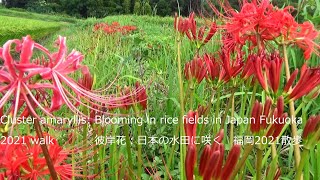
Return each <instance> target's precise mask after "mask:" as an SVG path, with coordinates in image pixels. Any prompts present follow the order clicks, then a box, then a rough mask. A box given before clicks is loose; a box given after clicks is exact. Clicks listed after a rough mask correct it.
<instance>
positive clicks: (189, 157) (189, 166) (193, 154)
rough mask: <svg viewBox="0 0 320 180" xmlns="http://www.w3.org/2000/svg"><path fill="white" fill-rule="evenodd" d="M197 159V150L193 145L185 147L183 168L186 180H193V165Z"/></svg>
mask: <svg viewBox="0 0 320 180" xmlns="http://www.w3.org/2000/svg"><path fill="white" fill-rule="evenodd" d="M196 161H197V150H196V146H195V145H190V146H188V148H187V154H186V161H185V168H186V177H187V180H193V174H194V166H195V163H196Z"/></svg>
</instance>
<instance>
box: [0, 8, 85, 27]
mask: <svg viewBox="0 0 320 180" xmlns="http://www.w3.org/2000/svg"><path fill="white" fill-rule="evenodd" d="M0 15H1V16H10V17H23V18H27V19H35V20H42V21H49V22H68V23H75V22H77V21H79V19H76V18H73V17H70V16H66V15H63V16H62V15H54V16H53V15H45V14H38V13H31V12H27V11H25V10H23V9H19V8H10V9H7V8H3V7H0Z"/></svg>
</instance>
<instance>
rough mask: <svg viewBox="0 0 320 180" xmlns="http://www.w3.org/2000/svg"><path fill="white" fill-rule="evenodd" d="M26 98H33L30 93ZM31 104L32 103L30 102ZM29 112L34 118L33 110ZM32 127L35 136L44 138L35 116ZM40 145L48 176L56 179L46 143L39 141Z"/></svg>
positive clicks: (30, 100)
mask: <svg viewBox="0 0 320 180" xmlns="http://www.w3.org/2000/svg"><path fill="white" fill-rule="evenodd" d="M27 98H28V101H29V102H30V103H32V102H33V100H32V99H31V97H30V95H27ZM31 105H32V104H31ZM30 112H31V115H32V116H33V117H34V118H36V117H37V116H36V115H35V114H33V113H34V111H32V110H30ZM34 128H35V130H36V133H37V136H38V138H39V139H44V136H43V133H42V129H41V125H40V123H39V119H38V118H36V119H35V121H34ZM40 147H41V149H42V152H43V156H44V158H45V159H46V162H47V166H48V169H49V172H50V176H51V179H53V180H58V175H57V172H56V170H55V169H54V165H53V162H52V159H51V157H50V154H49V151H48V147H47V143H44V144H43V143H41V144H40Z"/></svg>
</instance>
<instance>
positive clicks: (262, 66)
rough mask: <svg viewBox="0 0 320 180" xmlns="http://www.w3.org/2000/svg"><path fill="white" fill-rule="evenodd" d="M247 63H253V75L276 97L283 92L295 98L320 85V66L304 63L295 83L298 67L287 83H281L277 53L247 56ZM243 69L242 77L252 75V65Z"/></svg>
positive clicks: (290, 97) (279, 60)
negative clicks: (314, 66)
mask: <svg viewBox="0 0 320 180" xmlns="http://www.w3.org/2000/svg"><path fill="white" fill-rule="evenodd" d="M247 63H248V64H253V67H254V76H255V78H256V79H257V80H258V82H259V84H260V85H261V87H262V88H263V89H264V90H265V91H266V92H268V93H270V94H273V95H275V96H276V97H277V95H279V94H280V95H281V94H283V95H284V96H286V98H288V99H289V100H296V99H299V98H301V97H303V96H305V95H308V94H310V93H312V92H313V91H314V90H316V89H317V88H318V86H319V85H320V76H319V74H320V68H319V67H317V68H312V67H308V66H307V65H306V64H304V65H303V66H302V67H301V68H300V77H299V79H298V81H297V82H296V83H294V82H295V81H296V80H297V76H298V73H299V70H298V69H296V70H295V71H294V72H292V74H291V76H290V78H289V80H288V82H287V83H284V84H281V81H280V80H281V74H282V71H283V70H282V65H283V59H282V58H281V57H280V55H279V54H278V53H272V54H270V55H267V54H265V53H261V54H260V55H254V58H253V59H252V58H250V59H249V58H248V62H247ZM245 70H246V72H244V74H243V75H242V77H245V76H246V77H248V76H249V75H252V67H249V65H246V67H245ZM292 86H293V87H292ZM290 87H292V89H290ZM280 88H281V89H280ZM316 93H317V92H315V95H314V96H316Z"/></svg>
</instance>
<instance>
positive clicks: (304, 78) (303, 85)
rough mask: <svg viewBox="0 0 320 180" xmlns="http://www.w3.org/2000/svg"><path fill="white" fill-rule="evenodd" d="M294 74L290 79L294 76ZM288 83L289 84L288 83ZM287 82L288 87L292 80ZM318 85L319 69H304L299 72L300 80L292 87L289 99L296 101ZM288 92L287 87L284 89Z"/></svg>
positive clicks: (319, 83)
mask: <svg viewBox="0 0 320 180" xmlns="http://www.w3.org/2000/svg"><path fill="white" fill-rule="evenodd" d="M295 74H296V73H294V74H293V75H292V76H293V77H292V79H293V78H294V77H295V76H296V75H295ZM289 82H290V83H289ZM289 82H288V84H289V85H288V86H289V87H290V86H291V84H292V82H293V80H291V78H290V81H289ZM319 85H320V68H306V69H302V71H301V72H300V79H299V81H298V82H297V84H296V85H295V86H294V87H293V89H292V91H291V92H289V99H291V100H296V99H299V98H301V97H302V96H304V95H307V94H309V93H310V92H311V91H312V90H314V89H315V88H317V87H318V86H319ZM285 90H286V91H288V87H287V88H286V89H285Z"/></svg>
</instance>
